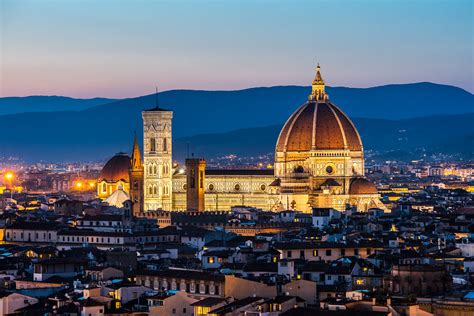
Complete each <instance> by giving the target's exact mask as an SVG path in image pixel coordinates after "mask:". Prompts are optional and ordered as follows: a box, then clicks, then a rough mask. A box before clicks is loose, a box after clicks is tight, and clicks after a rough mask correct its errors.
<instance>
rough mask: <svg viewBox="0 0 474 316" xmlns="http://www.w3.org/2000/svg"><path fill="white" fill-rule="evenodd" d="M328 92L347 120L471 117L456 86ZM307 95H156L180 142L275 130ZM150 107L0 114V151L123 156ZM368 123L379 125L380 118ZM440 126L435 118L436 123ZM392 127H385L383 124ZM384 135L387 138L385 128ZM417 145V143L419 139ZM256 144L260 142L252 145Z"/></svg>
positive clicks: (473, 98) (290, 89) (143, 103)
mask: <svg viewBox="0 0 474 316" xmlns="http://www.w3.org/2000/svg"><path fill="white" fill-rule="evenodd" d="M327 91H328V94H329V97H330V100H331V101H333V102H334V103H335V104H336V105H337V106H338V107H340V108H341V109H342V110H343V111H344V112H345V113H346V114H347V115H348V116H349V117H351V118H354V117H355V118H357V117H363V118H365V119H395V120H404V119H413V118H416V117H418V118H423V117H426V116H430V115H442V116H443V115H445V116H446V115H452V114H464V113H471V112H474V109H473V105H474V95H472V94H470V93H469V92H467V91H465V90H463V89H461V88H457V87H451V86H444V85H437V84H432V83H429V84H423V83H420V84H410V85H403V84H402V85H391V86H389V87H388V88H387V86H381V88H331V87H328V88H327ZM309 92H310V88H309V87H302V86H278V87H265V88H249V89H245V90H236V91H235V90H234V91H214V92H212V91H211V92H209V91H202V90H170V91H164V92H161V93H159V96H158V103H159V105H160V106H161V107H163V108H168V109H171V110H173V111H174V118H173V137H174V138H175V139H179V138H183V137H189V136H193V135H198V134H206V133H216V134H219V133H225V132H230V131H234V130H237V129H241V128H253V127H258V126H270V125H279V124H280V125H282V124H283V123H284V122H285V121H286V120H287V119H288V117H289V116H290V115H291V114H292V113H293V112H294V111H295V110H296V109H297V108H298V107H299V106H300V105H301V104H303V103H304V102H305V101H306V100H307V96H308V94H309ZM155 105H156V96H155V94H151V95H147V96H142V97H137V98H128V99H122V100H117V101H113V102H108V103H105V104H100V105H95V106H92V107H88V108H86V109H83V110H80V111H57V112H29V113H16V114H9V115H3V116H0V153H1V155H2V156H4V155H8V156H21V157H25V158H26V159H27V160H53V161H55V160H57V161H63V160H69V159H75V160H94V159H97V158H99V157H100V158H103V157H108V156H110V155H113V153H116V152H118V151H124V150H125V151H128V149H129V146H130V142H131V139H132V137H133V131H136V132H137V134H139V135H140V134H141V133H142V128H143V126H142V122H141V112H142V111H143V110H146V109H149V108H152V107H154V106H155ZM458 119H459V122H462V123H459V124H467V125H469V124H468V123H466V122H465V120H463V119H462V118H458ZM357 120H360V121H362V122H363V121H364V119H357ZM369 123H371V124H376V125H377V126H378V125H382V126H381V128H383V127H384V126H383V124H381V123H380V122H379V121H372V122H370V121H369ZM369 123H362V124H364V125H366V127H362V129H361V131H362V130H364V129H366V130H368V131H371V132H370V133H373V134H374V135H375V136H377V135H379V131H378V130H377V129H376V128H375V129H374V128H371V126H370V125H367V124H369ZM445 123H446V122H445V121H444V120H442V119H441V120H439V122H438V124H445ZM393 124H394V123H389V122H388V123H386V124H385V125H393ZM412 124H418V123H416V122H412ZM356 125H357V122H356ZM395 125H396V124H395ZM471 125H472V124H471ZM430 126H431V125H430ZM357 128H359V126H357ZM430 128H431V127H430ZM451 128H453V129H456V128H459V126H452V127H451ZM431 131H432V132H431V134H430V133H425V132H423V133H424V134H423V135H425V137H427V138H428V139H427V140H429V139H431V138H436V136H434V135H435V134H436V133H435V132H436V130H434V131H433V129H431ZM387 132H390V133H391V134H390V135H391V137H393V135H394V132H393V131H392V130H389V131H387ZM433 133H435V134H433ZM449 134H450V135H453V133H451V132H450V133H449ZM270 136H271V135H269V136H266V137H270ZM276 136H278V135H276ZM276 136H274V137H276ZM441 136H442V135H441ZM369 137H372V136H370V135H369ZM410 141H411V140H410ZM416 142H417V144H420V143H421V142H420V140H418V139H416ZM369 143H370V141H369ZM375 143H376V142H374V144H375ZM377 144H378V145H379V146H381V148H380V149H383V148H385V147H386V146H385V147H384V143H383V142H379V143H377ZM461 145H462V144H459V146H461ZM255 146H257V147H258V146H260V145H259V144H257V143H256V144H255ZM382 147H383V148H382ZM375 149H377V148H375Z"/></svg>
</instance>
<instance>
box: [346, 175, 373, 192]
mask: <svg viewBox="0 0 474 316" xmlns="http://www.w3.org/2000/svg"><path fill="white" fill-rule="evenodd" d="M377 193H378V190H377V188H376V187H375V184H373V183H372V182H371V181H369V180H367V179H366V178H356V179H354V180H352V182H351V186H350V188H349V194H377Z"/></svg>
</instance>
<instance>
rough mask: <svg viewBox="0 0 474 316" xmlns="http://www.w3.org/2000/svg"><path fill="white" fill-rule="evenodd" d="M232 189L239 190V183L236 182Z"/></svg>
mask: <svg viewBox="0 0 474 316" xmlns="http://www.w3.org/2000/svg"><path fill="white" fill-rule="evenodd" d="M234 190H235V191H240V184H238V183H237V184H236V185H235V186H234Z"/></svg>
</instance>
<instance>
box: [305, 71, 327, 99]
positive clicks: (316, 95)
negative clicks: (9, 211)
mask: <svg viewBox="0 0 474 316" xmlns="http://www.w3.org/2000/svg"><path fill="white" fill-rule="evenodd" d="M324 88H325V84H324V80H323V77H322V76H321V67H320V66H319V63H318V66H317V67H316V76H315V77H314V79H313V82H312V88H311V95H310V96H309V100H310V101H326V100H327V99H328V95H327V94H326V92H325V91H324Z"/></svg>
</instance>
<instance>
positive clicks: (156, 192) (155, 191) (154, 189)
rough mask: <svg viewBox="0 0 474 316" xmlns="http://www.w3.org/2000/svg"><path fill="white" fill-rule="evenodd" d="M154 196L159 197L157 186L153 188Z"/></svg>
mask: <svg viewBox="0 0 474 316" xmlns="http://www.w3.org/2000/svg"><path fill="white" fill-rule="evenodd" d="M153 194H154V195H157V194H158V190H157V188H156V185H154V186H153Z"/></svg>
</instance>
